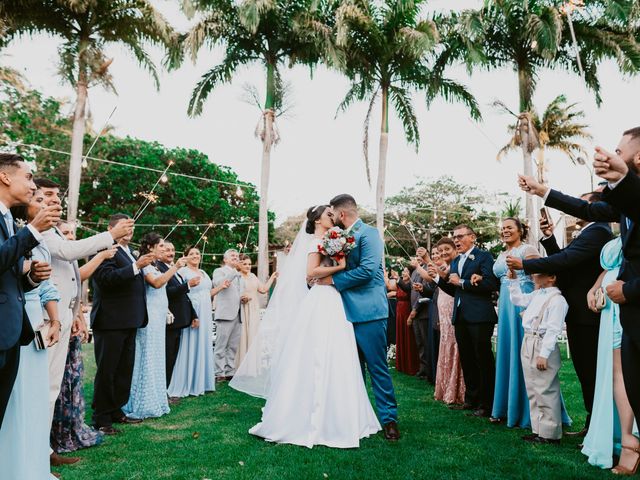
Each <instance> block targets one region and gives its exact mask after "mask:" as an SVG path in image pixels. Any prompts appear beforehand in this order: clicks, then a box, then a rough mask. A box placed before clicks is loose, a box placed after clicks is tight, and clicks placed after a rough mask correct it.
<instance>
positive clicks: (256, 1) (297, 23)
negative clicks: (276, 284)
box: [170, 0, 335, 281]
mask: <svg viewBox="0 0 640 480" xmlns="http://www.w3.org/2000/svg"><path fill="white" fill-rule="evenodd" d="M191 6H192V7H195V9H196V10H198V11H199V12H200V13H201V15H202V18H201V19H200V20H199V22H198V23H197V24H196V25H195V26H194V27H193V28H192V29H191V31H190V32H189V33H188V34H187V35H186V37H185V38H184V40H183V49H182V50H179V51H175V52H174V55H173V56H172V58H171V59H170V65H171V66H173V67H175V66H178V65H179V64H180V63H181V61H182V54H183V52H185V51H186V53H188V54H190V56H191V58H192V59H193V60H194V61H195V59H196V56H197V54H198V52H199V51H200V49H201V48H202V47H203V46H204V45H205V44H207V45H208V46H214V45H218V44H220V45H224V47H225V54H224V58H223V59H222V61H221V62H220V64H218V65H216V66H214V67H213V68H211V69H210V70H209V71H208V72H206V73H205V74H204V75H203V76H202V78H201V80H200V81H199V82H198V84H197V85H196V87H195V89H194V90H193V93H192V95H191V100H190V102H189V107H188V113H189V115H192V116H195V115H200V114H201V113H202V109H203V106H204V103H205V101H206V100H207V98H208V96H209V94H210V93H211V92H212V91H213V89H214V88H215V87H217V86H218V85H221V84H223V83H228V82H230V81H231V80H232V78H233V76H234V74H235V73H236V71H237V70H238V69H239V68H240V67H242V66H244V65H247V64H251V63H254V62H258V63H260V64H262V65H263V67H264V69H265V77H266V78H265V80H266V96H265V99H264V104H263V105H264V108H263V111H262V118H261V121H260V125H259V127H258V129H257V130H256V134H257V136H258V137H259V138H260V140H261V141H262V147H263V148H262V168H261V179H260V213H259V228H258V230H259V231H258V277H259V278H260V279H261V280H263V281H264V280H266V278H267V276H268V273H269V272H268V270H269V258H268V247H269V235H268V232H269V224H268V204H267V200H268V189H269V171H270V165H271V150H272V148H273V146H274V144H275V143H276V142H277V141H278V139H279V135H278V132H277V129H276V128H275V120H276V114H277V112H278V110H279V109H280V107H281V106H282V103H283V99H282V93H283V91H284V88H283V82H282V77H281V69H282V67H283V66H293V65H294V64H303V65H309V66H311V65H314V64H315V63H316V62H318V60H319V58H320V54H321V53H324V54H325V55H327V56H332V55H335V51H334V50H333V49H332V47H331V41H330V37H331V29H330V28H329V27H328V26H326V24H325V23H323V21H321V18H322V15H323V14H324V13H323V8H326V7H327V5H325V4H320V3H319V2H318V1H316V0H242V1H240V2H236V1H234V0H192V1H191Z"/></svg>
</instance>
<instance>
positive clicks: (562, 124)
mask: <svg viewBox="0 0 640 480" xmlns="http://www.w3.org/2000/svg"><path fill="white" fill-rule="evenodd" d="M494 105H495V106H498V107H500V108H501V109H502V110H504V111H507V112H509V113H511V114H512V115H514V114H513V112H511V111H510V110H509V109H508V108H507V107H506V105H504V104H503V103H502V102H494ZM584 117H585V114H584V112H583V111H582V110H577V103H572V104H567V98H566V97H565V96H564V95H558V96H557V97H556V98H555V99H553V101H552V102H551V103H550V104H549V105H548V106H547V108H546V109H545V111H544V113H543V114H542V118H539V116H538V115H537V114H536V113H535V112H534V113H533V115H532V117H531V119H532V133H533V135H531V136H532V137H533V138H536V139H537V142H536V144H537V146H536V147H535V148H536V149H537V156H536V159H535V164H536V170H537V176H538V181H539V182H541V183H546V180H547V179H546V178H545V173H544V172H545V153H546V150H547V149H551V150H557V151H559V152H561V153H564V154H565V155H566V156H567V157H569V160H571V161H572V162H573V163H574V164H578V163H579V158H580V155H586V150H585V148H584V147H583V146H582V145H581V144H580V143H578V142H579V140H591V139H593V136H592V135H591V134H590V133H589V132H588V131H587V129H588V128H589V126H588V125H586V124H585V123H583V122H584ZM509 130H510V132H511V133H512V135H513V136H512V137H511V140H510V141H509V143H508V144H507V145H505V146H504V147H502V148H501V149H500V151H499V152H498V157H497V158H498V160H500V159H501V158H502V157H504V155H506V154H507V153H509V152H510V151H512V150H515V149H517V148H520V147H524V145H523V143H522V136H521V135H520V132H519V131H518V129H517V128H516V126H515V125H511V126H510V127H509Z"/></svg>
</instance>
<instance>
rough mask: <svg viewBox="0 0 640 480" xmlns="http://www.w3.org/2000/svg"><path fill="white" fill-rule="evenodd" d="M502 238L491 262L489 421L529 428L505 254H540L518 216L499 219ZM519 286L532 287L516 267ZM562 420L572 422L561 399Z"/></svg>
mask: <svg viewBox="0 0 640 480" xmlns="http://www.w3.org/2000/svg"><path fill="white" fill-rule="evenodd" d="M501 237H502V241H503V242H504V243H505V245H506V251H504V252H502V253H501V254H500V256H499V257H498V259H497V260H496V262H495V263H494V265H493V273H494V274H495V276H496V277H498V278H499V279H500V298H499V301H498V343H497V345H496V347H497V348H496V350H497V352H496V386H495V390H494V398H493V411H492V413H491V419H490V420H491V422H492V423H502V422H503V421H506V424H507V426H508V427H520V428H529V427H530V426H531V415H530V413H529V400H528V398H527V389H526V386H525V383H524V375H523V373H522V363H521V361H520V349H521V346H522V339H523V337H524V330H523V328H522V317H521V316H520V313H521V312H522V310H523V309H522V308H520V307H516V306H515V305H514V304H513V303H512V302H511V298H510V295H509V286H508V285H509V281H508V278H507V273H508V271H509V269H508V267H507V263H506V260H507V256H512V257H517V258H520V259H522V260H526V259H529V258H538V257H539V256H540V254H539V253H538V251H537V250H536V249H535V248H534V247H533V246H532V245H528V244H526V243H524V241H525V240H526V238H527V229H526V227H525V226H524V225H523V224H522V222H521V221H520V220H518V219H517V218H506V219H504V220H503V221H502V231H501ZM516 275H517V278H518V280H519V281H520V288H521V290H522V291H523V292H524V293H531V292H532V291H533V287H534V286H533V281H532V280H531V276H529V275H527V274H526V273H525V272H524V270H516ZM562 423H563V424H564V425H571V418H569V415H568V414H567V411H566V409H565V407H564V401H563V402H562Z"/></svg>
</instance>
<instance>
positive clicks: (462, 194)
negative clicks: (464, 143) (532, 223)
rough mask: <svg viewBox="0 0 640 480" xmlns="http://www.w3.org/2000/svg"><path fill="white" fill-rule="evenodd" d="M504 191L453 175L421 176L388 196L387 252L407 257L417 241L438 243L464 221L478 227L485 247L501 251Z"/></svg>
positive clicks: (476, 229) (425, 244) (482, 244)
mask: <svg viewBox="0 0 640 480" xmlns="http://www.w3.org/2000/svg"><path fill="white" fill-rule="evenodd" d="M504 195H506V194H499V193H495V192H486V191H484V190H483V189H481V188H479V187H477V186H473V185H466V184H462V183H458V182H457V181H456V180H454V179H453V178H452V177H449V176H444V177H440V178H438V179H435V180H420V181H418V182H417V183H416V185H414V186H412V187H409V188H405V189H403V190H402V191H401V192H400V193H399V194H397V195H394V196H393V197H390V198H388V199H387V202H386V210H387V212H388V215H387V222H386V227H387V230H386V233H385V244H386V247H387V252H388V254H389V255H390V256H400V257H404V258H406V257H407V253H409V254H411V255H413V254H414V252H415V250H416V241H417V242H418V244H419V245H420V246H423V247H428V246H429V245H434V244H435V243H436V242H437V241H438V240H439V239H440V238H443V237H447V236H450V235H451V234H452V233H453V229H454V228H455V227H456V226H457V225H460V224H467V225H469V226H471V227H472V228H473V229H474V230H475V231H476V233H477V234H478V244H479V245H480V246H481V247H483V248H488V249H493V250H494V251H499V250H500V248H501V244H500V241H499V226H498V225H499V221H500V217H501V214H500V213H499V212H500V211H501V210H502V208H501V207H502V204H501V203H500V198H501V197H503V196H504ZM491 199H492V200H491Z"/></svg>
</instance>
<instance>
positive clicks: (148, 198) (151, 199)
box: [133, 160, 174, 221]
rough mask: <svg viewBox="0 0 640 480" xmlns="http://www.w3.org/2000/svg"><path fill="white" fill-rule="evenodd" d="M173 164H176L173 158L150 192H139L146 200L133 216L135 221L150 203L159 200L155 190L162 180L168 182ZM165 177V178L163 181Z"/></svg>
mask: <svg viewBox="0 0 640 480" xmlns="http://www.w3.org/2000/svg"><path fill="white" fill-rule="evenodd" d="M173 164H174V162H173V160H169V164H168V165H167V168H165V169H164V171H163V172H162V174H161V175H160V178H158V181H157V182H156V183H155V185H154V186H153V188H152V189H151V191H150V192H149V193H140V194H139V195H140V196H141V197H144V199H145V200H144V202H142V205H140V208H139V209H138V211H137V212H136V214H135V215H134V216H133V220H134V221H137V220H138V219H139V218H140V217H141V216H142V214H143V213H144V211H145V210H146V209H147V207H148V206H149V205H151V204H152V203H156V202H157V201H158V195H157V194H155V193H153V192H155V190H156V187H157V186H158V185H159V184H160V183H161V182H162V183H166V182H167V181H168V180H169V178H168V177H167V170H169V169H170V168H171V167H172V166H173ZM163 179H165V180H164V181H163Z"/></svg>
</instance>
